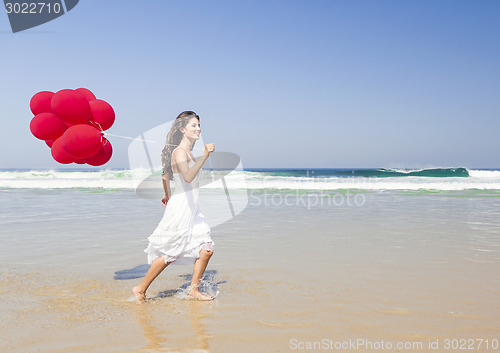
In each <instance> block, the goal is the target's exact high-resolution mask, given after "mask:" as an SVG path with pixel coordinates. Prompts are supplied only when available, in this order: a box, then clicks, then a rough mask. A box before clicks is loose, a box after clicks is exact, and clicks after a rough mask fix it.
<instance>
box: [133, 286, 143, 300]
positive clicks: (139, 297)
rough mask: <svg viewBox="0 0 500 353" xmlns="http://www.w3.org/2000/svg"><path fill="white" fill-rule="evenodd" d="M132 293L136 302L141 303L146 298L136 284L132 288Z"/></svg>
mask: <svg viewBox="0 0 500 353" xmlns="http://www.w3.org/2000/svg"><path fill="white" fill-rule="evenodd" d="M132 293H134V297H135V299H136V301H137V303H143V302H144V300H145V299H146V292H141V291H140V290H139V287H138V286H137V287H134V288H132Z"/></svg>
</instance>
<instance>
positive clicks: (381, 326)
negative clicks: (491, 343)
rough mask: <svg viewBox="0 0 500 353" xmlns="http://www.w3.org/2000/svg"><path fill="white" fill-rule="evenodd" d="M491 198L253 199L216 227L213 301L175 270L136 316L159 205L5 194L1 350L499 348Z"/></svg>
mask: <svg viewBox="0 0 500 353" xmlns="http://www.w3.org/2000/svg"><path fill="white" fill-rule="evenodd" d="M213 192H214V191H213V190H205V191H204V190H201V195H202V196H203V195H205V197H210V195H213ZM348 192H350V194H349V196H350V197H351V198H350V199H349V200H350V201H351V202H348V198H347V196H348V194H347V193H348ZM286 195H288V196H286ZM307 195H309V194H306V196H307ZM334 195H337V196H334ZM339 195H343V199H342V198H341V197H340V196H339ZM491 196H492V194H491V193H486V194H481V193H479V192H468V191H462V192H453V193H442V192H441V193H429V192H419V191H411V192H409V191H406V192H405V191H361V190H358V191H356V192H352V191H343V192H342V193H330V194H328V195H323V196H321V198H320V199H318V198H312V197H310V198H308V197H306V198H304V197H303V198H300V195H297V194H295V193H294V192H293V191H283V190H282V191H277V190H274V191H273V190H263V191H254V192H253V194H251V195H249V204H248V206H247V207H246V209H245V210H244V211H243V212H242V213H241V214H239V215H238V216H236V217H235V218H233V219H231V220H228V221H227V222H225V223H223V224H221V225H218V226H216V227H214V228H213V229H212V237H213V239H214V241H215V243H216V246H215V253H214V256H213V257H212V259H211V261H210V264H209V267H208V270H207V276H206V277H205V282H204V284H203V287H202V289H203V290H204V291H207V292H209V293H210V294H216V295H217V297H216V299H215V300H214V301H213V302H198V301H192V300H187V299H185V297H184V296H183V295H182V290H183V289H184V288H185V287H186V285H187V283H189V279H190V274H191V271H192V268H190V267H184V266H170V267H168V268H167V269H166V270H165V271H164V272H163V273H162V275H160V277H159V278H158V279H157V280H156V281H155V282H154V283H153V285H152V286H151V288H150V289H149V291H148V297H149V300H148V301H147V302H146V303H145V304H141V305H137V304H135V303H134V302H131V301H129V298H130V295H131V292H130V289H131V288H132V287H133V286H134V285H136V284H137V283H138V282H139V281H140V280H141V276H142V275H143V274H144V273H145V271H146V270H147V265H145V263H146V254H145V253H144V252H143V250H144V249H145V248H146V246H147V236H148V235H149V234H150V233H151V232H152V231H153V229H154V228H155V227H156V224H157V223H158V221H159V220H160V219H161V216H162V213H163V209H164V208H163V207H162V206H161V204H160V201H159V200H151V199H141V198H138V197H137V196H136V195H135V192H134V191H133V190H119V191H117V190H115V191H113V192H104V193H99V192H92V191H89V190H86V189H76V190H75V189H58V190H54V189H45V190H40V189H15V190H14V189H10V190H0V200H1V206H0V207H1V213H0V214H1V217H0V244H1V247H0V264H1V271H0V283H1V285H0V310H1V312H2V316H3V320H1V321H0V332H1V334H0V349H1V351H2V352H33V351H39V352H175V351H180V352H203V351H209V352H234V351H235V350H237V351H238V352H254V351H262V352H289V351H290V352H291V351H297V350H299V349H297V347H298V345H299V344H301V343H302V344H304V346H305V345H306V344H307V342H310V343H311V342H312V343H311V344H313V343H314V342H317V341H319V340H322V339H330V340H332V341H335V342H342V341H344V340H348V339H349V338H355V339H358V338H359V339H369V340H372V342H378V341H380V340H385V341H391V342H397V341H398V342H406V341H409V342H424V343H425V344H429V340H433V341H435V340H439V344H440V347H439V349H438V350H435V351H446V350H445V349H444V340H446V339H447V338H454V339H460V338H464V339H468V338H484V339H490V340H492V339H499V338H500V319H499V317H500V315H499V310H498V305H497V301H498V296H499V294H500V280H499V278H498V273H499V270H500V217H498V216H499V214H498V210H499V209H500V208H499V206H500V198H498V197H491ZM334 197H336V199H334ZM356 197H357V198H356ZM321 200H322V202H321ZM341 200H343V201H342V202H340V201H341ZM356 200H357V201H356ZM202 212H203V209H202ZM294 344H295V347H296V349H294ZM408 350H410V351H411V349H408ZM360 351H362V350H361V349H360ZM365 351H375V350H374V349H372V350H370V349H365ZM414 351H422V350H418V349H414ZM448 351H449V350H448Z"/></svg>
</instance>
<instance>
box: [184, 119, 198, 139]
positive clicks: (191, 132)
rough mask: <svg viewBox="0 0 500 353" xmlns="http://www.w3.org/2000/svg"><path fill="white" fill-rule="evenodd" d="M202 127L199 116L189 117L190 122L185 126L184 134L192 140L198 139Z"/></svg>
mask: <svg viewBox="0 0 500 353" xmlns="http://www.w3.org/2000/svg"><path fill="white" fill-rule="evenodd" d="M200 133H201V128H200V122H199V121H198V119H197V118H191V119H189V122H188V124H187V125H186V127H185V128H184V136H186V137H187V138H188V139H190V140H198V139H199V138H200Z"/></svg>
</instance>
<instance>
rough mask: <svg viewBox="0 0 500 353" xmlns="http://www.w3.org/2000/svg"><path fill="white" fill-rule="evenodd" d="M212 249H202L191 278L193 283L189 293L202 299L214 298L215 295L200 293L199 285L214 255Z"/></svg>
mask: <svg viewBox="0 0 500 353" xmlns="http://www.w3.org/2000/svg"><path fill="white" fill-rule="evenodd" d="M212 254H213V252H212V251H211V250H205V249H202V250H200V257H199V258H198V259H197V260H196V262H195V263H194V269H193V276H192V278H191V285H190V286H189V295H190V296H192V297H194V298H196V299H201V300H212V299H214V297H212V296H209V295H205V294H202V293H200V291H199V290H198V286H199V285H200V280H201V277H202V276H203V273H204V272H205V269H206V268H207V265H208V261H209V260H210V258H211V257H212Z"/></svg>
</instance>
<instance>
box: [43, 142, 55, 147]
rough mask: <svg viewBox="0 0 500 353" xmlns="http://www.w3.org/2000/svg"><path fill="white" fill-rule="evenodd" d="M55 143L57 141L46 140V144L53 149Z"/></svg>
mask: <svg viewBox="0 0 500 353" xmlns="http://www.w3.org/2000/svg"><path fill="white" fill-rule="evenodd" d="M54 141H55V140H45V143H46V144H47V146H49V147H52V145H53V144H54Z"/></svg>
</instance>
